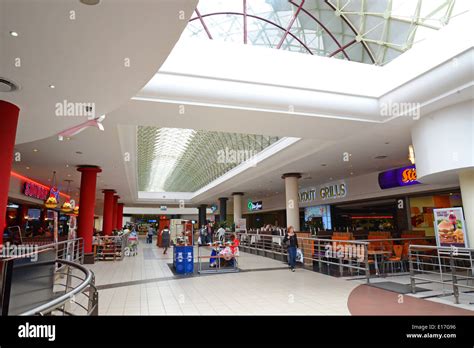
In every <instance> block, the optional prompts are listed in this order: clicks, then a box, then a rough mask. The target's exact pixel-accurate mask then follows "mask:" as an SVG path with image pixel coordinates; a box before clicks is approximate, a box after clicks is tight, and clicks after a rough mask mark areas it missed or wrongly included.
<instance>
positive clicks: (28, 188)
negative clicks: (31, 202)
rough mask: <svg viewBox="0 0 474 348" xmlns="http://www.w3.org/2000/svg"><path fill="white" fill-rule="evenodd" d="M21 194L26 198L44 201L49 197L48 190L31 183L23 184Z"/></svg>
mask: <svg viewBox="0 0 474 348" xmlns="http://www.w3.org/2000/svg"><path fill="white" fill-rule="evenodd" d="M23 194H24V195H25V196H28V197H32V198H36V199H40V200H42V201H45V200H46V199H47V198H48V197H49V189H48V188H45V187H43V186H40V185H38V184H35V183H33V182H25V187H24V190H23Z"/></svg>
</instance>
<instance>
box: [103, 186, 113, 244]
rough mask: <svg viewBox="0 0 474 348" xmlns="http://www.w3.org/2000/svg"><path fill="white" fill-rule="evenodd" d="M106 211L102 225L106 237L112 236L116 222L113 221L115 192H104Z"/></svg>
mask: <svg viewBox="0 0 474 348" xmlns="http://www.w3.org/2000/svg"><path fill="white" fill-rule="evenodd" d="M102 192H103V193H104V211H103V213H102V215H103V219H104V220H103V223H102V232H103V233H104V234H105V235H106V236H110V235H111V234H112V229H113V228H114V226H115V222H114V220H113V217H114V216H113V215H114V193H115V190H104V191H102Z"/></svg>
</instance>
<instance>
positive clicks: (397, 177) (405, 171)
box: [379, 165, 421, 190]
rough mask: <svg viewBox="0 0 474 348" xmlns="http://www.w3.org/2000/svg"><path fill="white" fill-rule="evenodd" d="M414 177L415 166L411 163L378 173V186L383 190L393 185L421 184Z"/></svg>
mask: <svg viewBox="0 0 474 348" xmlns="http://www.w3.org/2000/svg"><path fill="white" fill-rule="evenodd" d="M416 179H417V178H416V167H415V165H412V166H408V167H402V168H397V169H392V170H387V171H386V172H381V173H379V186H380V188H381V189H382V190H385V189H389V188H394V187H400V186H409V185H417V184H421V183H420V182H419V181H416Z"/></svg>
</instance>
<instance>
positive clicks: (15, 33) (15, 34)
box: [10, 30, 18, 37]
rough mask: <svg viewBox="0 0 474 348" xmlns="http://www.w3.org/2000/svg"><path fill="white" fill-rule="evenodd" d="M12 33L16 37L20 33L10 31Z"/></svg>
mask: <svg viewBox="0 0 474 348" xmlns="http://www.w3.org/2000/svg"><path fill="white" fill-rule="evenodd" d="M10 35H11V36H14V37H17V36H18V33H17V32H16V31H13V30H12V31H10Z"/></svg>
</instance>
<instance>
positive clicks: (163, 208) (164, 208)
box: [160, 205, 168, 211]
mask: <svg viewBox="0 0 474 348" xmlns="http://www.w3.org/2000/svg"><path fill="white" fill-rule="evenodd" d="M167 209H168V207H167V206H166V205H162V206H161V207H160V210H161V211H166V210H167Z"/></svg>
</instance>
